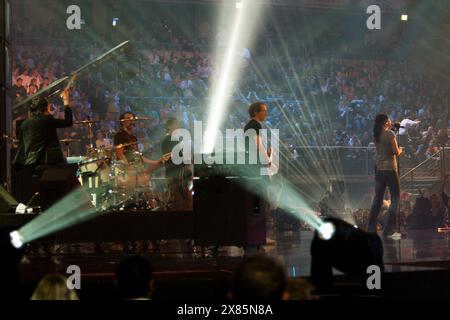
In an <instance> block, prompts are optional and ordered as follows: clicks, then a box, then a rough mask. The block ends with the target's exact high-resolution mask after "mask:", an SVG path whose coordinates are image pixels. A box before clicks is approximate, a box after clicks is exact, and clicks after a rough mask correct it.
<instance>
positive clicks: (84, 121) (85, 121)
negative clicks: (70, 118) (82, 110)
mask: <svg viewBox="0 0 450 320" xmlns="http://www.w3.org/2000/svg"><path fill="white" fill-rule="evenodd" d="M99 122H102V120H82V121H75V122H74V123H73V124H92V123H99Z"/></svg>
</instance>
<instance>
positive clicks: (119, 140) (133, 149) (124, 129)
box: [114, 112, 167, 168]
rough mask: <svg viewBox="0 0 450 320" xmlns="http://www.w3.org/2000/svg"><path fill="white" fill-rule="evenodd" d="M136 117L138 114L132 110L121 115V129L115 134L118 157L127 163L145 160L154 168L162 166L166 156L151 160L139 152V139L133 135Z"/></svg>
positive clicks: (144, 161)
mask: <svg viewBox="0 0 450 320" xmlns="http://www.w3.org/2000/svg"><path fill="white" fill-rule="evenodd" d="M134 118H136V116H135V115H134V114H133V113H132V112H125V113H123V114H122V115H121V116H120V130H119V131H118V132H117V133H116V134H115V135H114V146H116V156H117V159H118V160H121V161H123V162H124V163H125V164H126V165H129V164H134V163H139V162H143V163H145V164H149V165H151V166H152V167H153V168H155V167H160V166H161V165H162V164H164V162H165V161H166V160H167V159H166V158H164V157H163V158H161V159H159V160H151V159H148V158H146V157H144V156H142V155H141V154H140V153H139V149H138V140H137V138H136V136H135V135H133V129H134V127H135V121H136V120H134ZM122 145H123V146H122Z"/></svg>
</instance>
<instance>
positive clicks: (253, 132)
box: [244, 102, 276, 245]
mask: <svg viewBox="0 0 450 320" xmlns="http://www.w3.org/2000/svg"><path fill="white" fill-rule="evenodd" d="M248 113H249V115H250V118H251V119H250V121H249V122H248V123H247V124H246V125H245V127H244V132H245V135H246V139H245V141H246V153H247V156H248V157H249V158H250V154H251V153H252V152H255V151H257V152H258V155H259V159H260V162H259V163H258V164H260V165H256V166H254V167H255V168H258V173H260V172H261V171H260V168H261V167H262V166H266V165H267V166H268V167H270V166H271V162H272V161H271V151H270V149H268V148H266V146H264V143H263V139H262V138H261V135H260V130H261V129H262V125H261V123H262V122H263V121H264V120H265V119H266V118H267V115H268V113H267V105H266V104H265V103H264V102H255V103H253V104H251V105H250V107H249V109H248ZM247 136H248V137H249V139H248V141H247ZM252 144H253V145H252ZM249 158H247V159H249ZM248 164H252V163H248ZM250 167H252V166H248V168H249V170H252V169H250ZM264 178H265V179H268V178H270V176H266V177H264ZM262 187H263V188H264V186H262ZM263 194H265V196H264V197H263V198H265V199H261V198H260V197H259V196H256V195H255V197H254V201H255V205H257V206H258V205H260V207H261V213H262V214H264V215H265V216H266V218H269V217H267V213H268V211H269V193H268V190H267V189H266V190H265V191H264V192H263ZM269 224H270V223H269ZM275 243H276V242H275V240H273V239H270V238H266V244H267V245H274V244H275Z"/></svg>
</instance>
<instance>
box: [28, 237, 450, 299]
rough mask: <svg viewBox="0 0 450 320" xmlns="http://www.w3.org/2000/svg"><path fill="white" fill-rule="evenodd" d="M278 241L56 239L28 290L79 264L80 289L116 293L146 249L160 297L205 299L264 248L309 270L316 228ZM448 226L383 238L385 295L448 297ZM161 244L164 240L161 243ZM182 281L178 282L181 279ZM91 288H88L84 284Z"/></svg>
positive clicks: (40, 256)
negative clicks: (118, 281) (125, 270)
mask: <svg viewBox="0 0 450 320" xmlns="http://www.w3.org/2000/svg"><path fill="white" fill-rule="evenodd" d="M269 236H270V237H271V238H273V239H274V240H276V244H275V245H270V246H268V245H266V246H263V247H262V248H261V249H260V250H259V251H258V250H257V249H256V248H255V247H250V248H246V249H245V250H244V249H243V248H238V247H233V246H230V247H219V250H218V251H215V250H214V248H207V249H206V250H205V251H202V250H201V247H198V246H195V245H194V246H192V243H191V242H190V241H188V240H187V239H182V240H162V241H153V242H152V244H151V245H150V248H148V249H145V248H144V247H143V245H142V243H139V244H138V245H137V247H136V248H135V250H136V251H134V252H124V251H123V245H124V244H123V243H122V242H108V243H102V244H101V252H98V250H96V248H95V245H94V244H90V243H84V244H70V245H69V244H66V245H56V246H54V247H53V248H52V252H51V254H50V255H48V254H45V253H44V252H43V250H42V249H39V250H38V252H28V253H27V255H26V256H25V257H24V259H23V260H22V262H21V270H22V275H23V283H24V288H25V290H24V292H31V290H32V288H33V286H34V285H35V284H36V282H37V281H38V280H39V279H40V278H41V277H42V276H44V275H45V274H47V273H49V272H61V273H65V272H66V268H67V267H68V266H69V265H73V264H75V265H78V266H79V267H80V268H81V272H82V286H83V285H84V287H82V290H81V291H80V295H81V296H84V297H85V298H87V299H90V298H96V296H98V295H99V294H101V295H102V296H103V297H105V298H106V296H105V295H109V296H110V297H113V296H114V270H115V268H116V266H117V264H118V263H119V261H120V260H122V259H123V258H124V257H126V256H128V255H131V254H135V253H137V254H143V255H145V256H146V257H147V258H148V259H149V260H150V261H151V264H152V266H153V268H154V276H155V283H156V284H155V286H156V289H157V290H155V296H154V298H155V299H160V300H165V299H170V300H173V299H177V298H180V299H194V300H196V299H202V300H205V299H206V300H211V299H214V298H221V297H224V295H225V294H226V290H227V288H228V287H229V282H230V279H231V275H232V272H233V270H234V269H235V268H236V267H237V266H238V265H239V263H240V262H241V261H242V260H243V259H244V258H245V257H247V256H252V255H256V254H265V255H267V256H269V257H273V258H275V259H277V260H278V261H279V262H281V263H282V264H283V265H284V267H285V270H286V273H287V274H288V275H289V277H290V278H297V277H306V278H307V277H308V276H309V274H310V263H311V259H310V253H309V251H310V245H311V241H312V238H313V233H312V231H296V232H278V231H275V232H269ZM449 238H450V235H449V234H448V233H437V231H434V230H417V231H414V232H413V231H411V232H409V233H408V234H407V235H406V237H404V238H403V239H401V240H398V241H394V240H384V241H383V245H384V262H385V271H386V274H385V276H384V278H383V282H382V295H383V296H384V297H386V298H393V299H397V298H400V299H404V298H424V299H431V298H440V299H442V298H449V297H450V272H449V269H450V256H449V252H450V251H449V249H450V246H449V242H450V240H449ZM154 245H157V248H156V250H155V247H154ZM334 273H335V281H336V283H337V284H338V285H340V290H341V291H340V292H341V294H342V292H344V294H345V292H349V293H348V294H349V295H351V294H352V293H351V290H352V286H353V280H352V278H351V277H348V276H345V275H342V274H341V273H340V272H338V271H336V270H334ZM175 283H176V284H175ZM83 288H85V289H86V290H83Z"/></svg>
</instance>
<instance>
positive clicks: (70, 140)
mask: <svg viewBox="0 0 450 320" xmlns="http://www.w3.org/2000/svg"><path fill="white" fill-rule="evenodd" d="M59 142H62V143H72V142H81V139H61V140H59Z"/></svg>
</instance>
